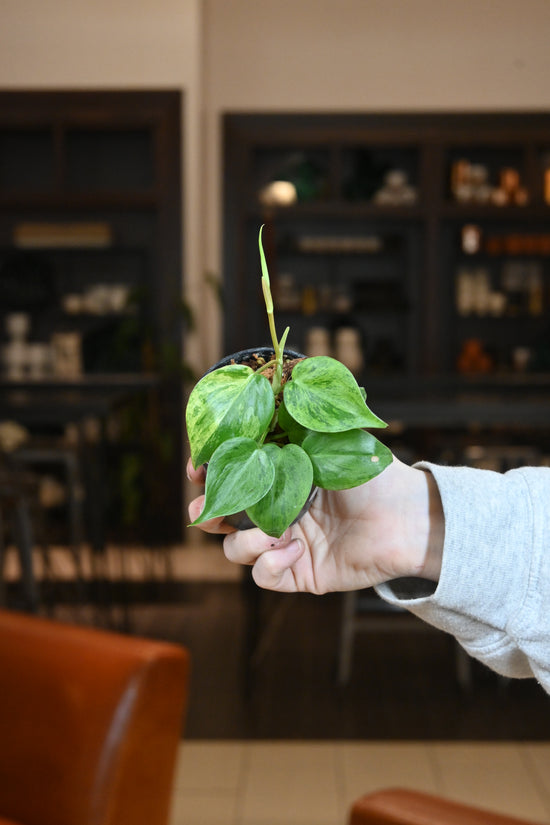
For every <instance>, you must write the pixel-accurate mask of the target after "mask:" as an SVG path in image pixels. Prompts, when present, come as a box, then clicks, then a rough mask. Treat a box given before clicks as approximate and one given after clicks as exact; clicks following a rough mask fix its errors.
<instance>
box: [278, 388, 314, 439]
mask: <svg viewBox="0 0 550 825" xmlns="http://www.w3.org/2000/svg"><path fill="white" fill-rule="evenodd" d="M277 420H278V423H279V427H280V428H281V429H282V430H284V431H285V433H286V434H287V435H288V438H289V441H292V443H293V444H301V443H302V441H303V440H304V438H305V437H306V435H307V434H308V432H309V430H306V428H305V427H302V425H301V424H298V422H297V421H296V420H295V419H294V418H292V416H291V415H290V413H289V412H288V410H287V408H286V405H285V402H284V398H283V400H282V401H281V403H280V405H279V409H278V410H277Z"/></svg>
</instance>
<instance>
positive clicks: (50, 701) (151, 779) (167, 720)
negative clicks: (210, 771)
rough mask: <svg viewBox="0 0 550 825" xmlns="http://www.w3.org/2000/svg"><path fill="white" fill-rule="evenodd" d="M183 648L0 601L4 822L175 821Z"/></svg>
mask: <svg viewBox="0 0 550 825" xmlns="http://www.w3.org/2000/svg"><path fill="white" fill-rule="evenodd" d="M188 671H189V657H188V653H187V651H186V650H185V649H184V648H180V647H179V646H177V645H172V644H168V643H164V642H157V641H151V640H145V639H138V638H132V637H129V636H123V635H119V634H115V633H110V632H107V631H103V630H95V629H91V628H84V627H77V626H73V625H69V624H63V623H61V622H54V621H51V620H49V619H44V618H39V617H36V616H30V615H27V614H23V613H16V612H13V611H6V610H0V825H165V823H166V822H167V819H168V814H169V808H170V800H171V793H172V781H173V771H174V767H175V759H176V755H177V748H178V743H179V741H180V737H181V734H182V723H183V716H184V711H185V707H186V701H187V694H188Z"/></svg>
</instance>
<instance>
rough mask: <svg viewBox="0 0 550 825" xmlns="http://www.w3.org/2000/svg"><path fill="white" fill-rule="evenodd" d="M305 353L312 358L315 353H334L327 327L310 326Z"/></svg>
mask: <svg viewBox="0 0 550 825" xmlns="http://www.w3.org/2000/svg"><path fill="white" fill-rule="evenodd" d="M305 354H306V355H307V356H308V357H310V358H312V357H313V356H315V355H332V344H331V340H330V332H329V331H328V329H326V327H310V328H309V329H308V331H307V333H306V346H305Z"/></svg>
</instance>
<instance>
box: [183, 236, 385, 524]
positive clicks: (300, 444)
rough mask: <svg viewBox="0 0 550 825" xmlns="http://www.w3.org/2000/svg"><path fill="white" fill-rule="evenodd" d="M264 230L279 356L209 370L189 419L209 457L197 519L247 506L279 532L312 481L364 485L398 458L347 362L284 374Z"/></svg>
mask: <svg viewBox="0 0 550 825" xmlns="http://www.w3.org/2000/svg"><path fill="white" fill-rule="evenodd" d="M262 228H263V227H262ZM262 228H261V229H260V233H259V238H258V245H259V250H260V261H261V268H262V290H263V295H264V300H265V305H266V310H267V315H268V322H269V329H270V333H271V339H272V345H273V357H272V359H271V360H270V361H268V362H266V361H265V359H259V360H257V363H256V364H255V366H256V369H253V368H252V367H251V366H249V365H248V364H238V363H231V364H229V365H228V366H222V367H219V368H218V369H213V370H212V371H211V372H208V373H207V374H206V375H205V376H204V377H203V378H202V379H201V380H200V381H199V382H198V383H197V384H196V385H195V387H194V389H193V390H192V392H191V394H190V396H189V402H188V404H187V409H186V424H187V433H188V436H189V442H190V447H191V459H192V462H193V465H194V466H195V467H198V466H199V465H200V464H207V465H208V470H207V474H206V488H205V503H204V509H203V511H202V513H201V514H200V516H199V517H198V518H197V519H195V521H194V522H193V525H198V524H202V523H203V522H204V521H207V520H209V519H213V518H218V517H230V516H231V515H233V514H235V513H240V512H245V513H246V515H247V516H248V518H249V519H250V522H251V526H254V525H256V526H258V527H260V528H261V529H262V530H263V531H264V532H265V533H267V534H268V535H271V536H276V537H278V536H281V535H282V534H283V533H284V531H285V530H286V528H287V527H289V526H290V525H291V524H292V523H293V522H294V521H295V520H296V519H297V518H299V517H300V514H301V513H302V511H303V509H304V505H305V504H306V502H307V501H308V500H309V499H310V498H311V493H312V489H314V488H315V487H321V488H323V489H325V490H346V489H350V488H351V487H357V486H358V485H360V484H364V483H365V482H367V481H370V480H371V479H372V478H374V477H375V476H376V475H378V474H379V473H381V472H382V470H384V469H385V468H386V467H387V466H388V465H389V464H391V461H392V453H391V451H390V450H389V449H388V447H386V446H385V445H384V444H382V443H381V442H380V441H378V440H377V439H376V438H375V437H374V436H373V435H371V433H368V432H366V431H365V428H375V427H385V426H386V424H385V423H384V422H383V421H382V420H381V419H380V418H378V416H377V415H375V414H374V413H373V412H371V410H370V409H369V408H368V407H367V405H366V400H365V399H366V393H365V391H364V389H363V388H362V387H359V385H358V384H357V381H356V380H355V377H354V376H353V374H352V373H351V372H350V371H349V370H348V368H347V367H345V366H344V365H343V364H342V363H341V362H339V361H337V360H335V359H334V358H329V357H328V356H314V357H309V358H305V357H304V358H302V359H298V360H296V362H295V363H291V364H290V369H289V370H288V374H287V373H285V369H284V367H285V362H286V361H287V360H288V358H287V356H286V355H285V350H284V345H285V341H286V338H287V335H288V328H287V329H286V330H285V332H284V333H283V335H282V336H281V339H278V338H277V334H276V331H275V322H274V316H273V299H272V296H271V285H270V281H269V273H268V269H267V264H266V260H265V256H264V251H263V246H262ZM252 352H253V351H252Z"/></svg>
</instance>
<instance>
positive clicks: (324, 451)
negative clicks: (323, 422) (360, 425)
mask: <svg viewBox="0 0 550 825" xmlns="http://www.w3.org/2000/svg"><path fill="white" fill-rule="evenodd" d="M302 449H304V450H305V451H306V453H307V454H308V456H309V458H310V460H311V463H312V465H313V480H314V482H315V484H316V485H317V486H318V487H322V488H323V489H324V490H348V489H350V488H351V487H357V486H358V485H359V484H364V483H365V481H370V479H371V478H374V477H375V476H377V475H378V474H379V473H381V472H382V470H385V469H386V467H387V466H388V465H389V464H391V462H392V459H393V456H392V453H391V450H389V449H388V447H386V446H385V445H384V444H382V443H381V442H380V441H378V439H377V438H375V437H374V436H373V435H371V433H367V432H365V430H349V431H348V432H345V433H310V434H309V435H308V436H307V437H306V438H305V439H304V441H303V443H302Z"/></svg>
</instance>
